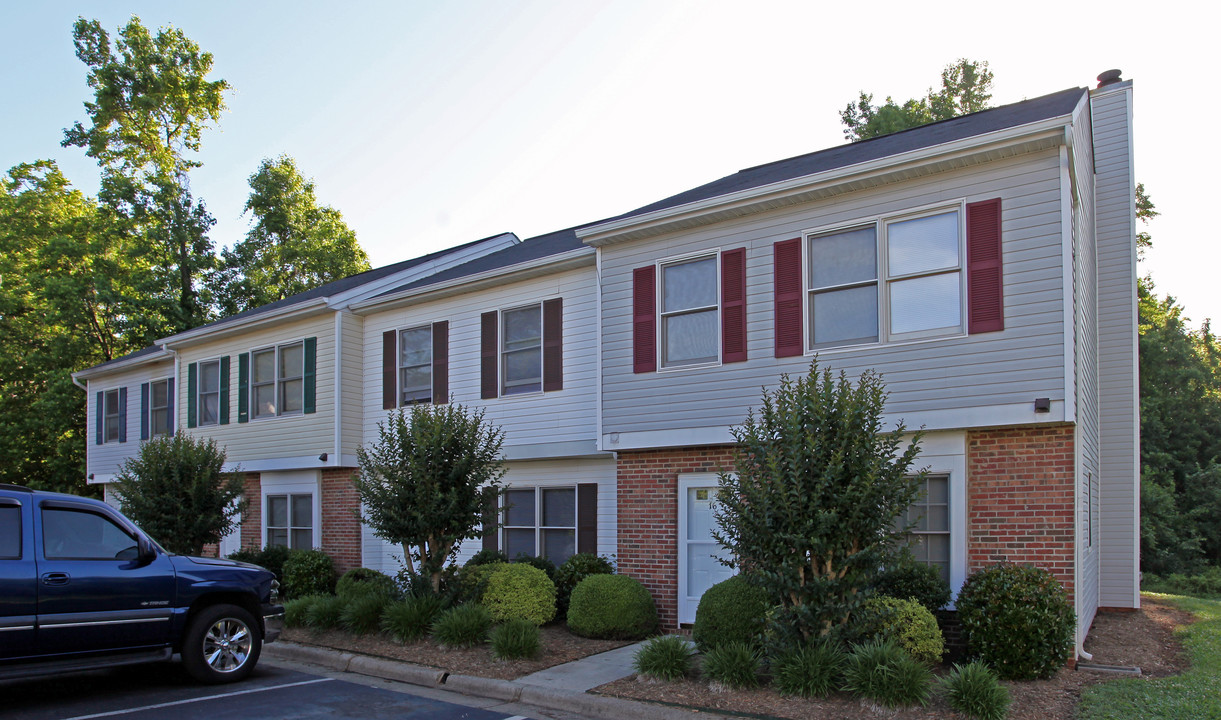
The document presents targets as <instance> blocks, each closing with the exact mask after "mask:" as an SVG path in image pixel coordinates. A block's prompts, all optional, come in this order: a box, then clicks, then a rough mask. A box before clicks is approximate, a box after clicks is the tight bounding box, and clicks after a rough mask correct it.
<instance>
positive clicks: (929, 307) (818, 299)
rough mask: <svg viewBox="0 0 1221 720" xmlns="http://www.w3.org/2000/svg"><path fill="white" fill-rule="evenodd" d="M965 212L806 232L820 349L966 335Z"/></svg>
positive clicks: (812, 336) (813, 326)
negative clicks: (964, 309) (811, 233)
mask: <svg viewBox="0 0 1221 720" xmlns="http://www.w3.org/2000/svg"><path fill="white" fill-rule="evenodd" d="M960 225H961V222H960V213H959V211H958V210H953V211H950V212H939V213H935V214H929V215H923V216H919V217H914V218H905V219H895V220H887V219H883V220H882V221H881V222H879V223H875V224H870V225H865V226H860V227H854V228H848V229H845V230H837V231H834V232H827V233H819V234H814V235H809V236H807V240H806V242H807V245H806V247H807V250H806V258H807V266H806V278H807V287H806V292H807V311H806V314H807V322H808V323H809V328H808V330H807V332H808V338H809V345H810V347H812V348H814V349H819V348H825V347H836V346H842V345H857V344H863V343H871V342H879V341H887V340H906V339H916V338H922V337H930V336H936V335H950V334H956V333H961V332H963V316H964V312H963V292H962V286H963V263H962V256H963V252H962V243H961V238H962V233H961V231H960Z"/></svg>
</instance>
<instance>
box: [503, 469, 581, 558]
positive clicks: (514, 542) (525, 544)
mask: <svg viewBox="0 0 1221 720" xmlns="http://www.w3.org/2000/svg"><path fill="white" fill-rule="evenodd" d="M504 507H505V511H504V528H503V532H504V545H503V546H502V547H503V548H504V552H505V554H506V555H508V556H509V557H510V558H515V557H517V556H518V555H520V554H526V555H536V556H538V557H545V558H547V559H548V560H550V561H551V562H553V563H555V564H556V565H559V564H561V563H563V562H564V561H565V560H567V559H568V558H570V557H572V556H573V554H575V553H576V545H577V488H576V487H575V486H569V487H526V488H523V487H510V488H509V489H507V490H506V491H505V493H504Z"/></svg>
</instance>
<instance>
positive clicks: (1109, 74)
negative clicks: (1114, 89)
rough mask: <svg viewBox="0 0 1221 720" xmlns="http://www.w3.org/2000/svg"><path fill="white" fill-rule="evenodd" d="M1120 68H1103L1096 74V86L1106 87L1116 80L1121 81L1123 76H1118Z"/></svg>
mask: <svg viewBox="0 0 1221 720" xmlns="http://www.w3.org/2000/svg"><path fill="white" fill-rule="evenodd" d="M1121 72H1122V71H1121V70H1105V71H1103V73H1102V74H1101V75H1099V76H1098V87H1100V88H1101V87H1106V86H1107V85H1114V84H1115V83H1117V82H1123V78H1121V77H1119V75H1120V73H1121Z"/></svg>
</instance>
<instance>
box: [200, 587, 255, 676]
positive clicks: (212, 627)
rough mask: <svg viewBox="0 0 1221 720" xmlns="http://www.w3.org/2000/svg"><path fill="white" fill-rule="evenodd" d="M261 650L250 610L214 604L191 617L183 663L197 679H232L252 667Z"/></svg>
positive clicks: (245, 674) (245, 673)
mask: <svg viewBox="0 0 1221 720" xmlns="http://www.w3.org/2000/svg"><path fill="white" fill-rule="evenodd" d="M262 649H263V635H262V633H260V632H259V625H258V623H257V622H255V619H254V617H253V616H252V615H251V614H250V613H249V612H247V611H246V610H244V609H242V608H240V607H238V606H237V605H213V606H212V607H209V608H205V609H204V610H202V611H200V613H199V614H198V615H196V616H195V617H194V618H193V619H192V620H191V624H190V626H189V627H188V628H187V634H186V637H185V638H184V640H183V642H182V664H183V666H184V667H186V670H187V672H188V673H190V674H191V676H192V677H194V678H195V679H196V680H198V681H200V682H205V683H211V684H216V683H227V682H235V681H237V680H242V679H243V678H245V677H246V676H248V675H249V674H250V673H251V672H252V671H253V670H254V666H255V664H256V663H258V661H259V653H260V652H261V651H262Z"/></svg>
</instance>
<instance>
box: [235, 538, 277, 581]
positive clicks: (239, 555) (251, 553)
mask: <svg viewBox="0 0 1221 720" xmlns="http://www.w3.org/2000/svg"><path fill="white" fill-rule="evenodd" d="M291 552H292V550H289V549H288V548H287V547H284V546H283V545H268V546H266V547H264V548H263V549H262V550H259V549H258V548H254V547H249V548H242V549H241V550H238V551H237V552H235V553H233V554H232V555H230V556H229V559H230V560H237V561H238V562H246V563H250V564H252V565H258V566H259V567H262V568H265V569H267V570H270V571H272V572H273V573H275V575H276V579H277V580H279V581H280V582H281V583H283V582H284V561H285V560H287V559H288V555H289V553H291Z"/></svg>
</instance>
